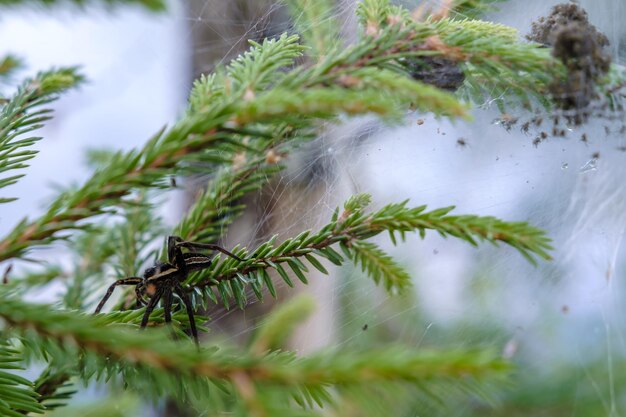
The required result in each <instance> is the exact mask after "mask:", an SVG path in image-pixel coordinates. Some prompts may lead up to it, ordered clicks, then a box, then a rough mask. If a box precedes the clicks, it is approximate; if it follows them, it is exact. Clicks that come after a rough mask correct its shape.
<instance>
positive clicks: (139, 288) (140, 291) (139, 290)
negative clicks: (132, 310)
mask: <svg viewBox="0 0 626 417" xmlns="http://www.w3.org/2000/svg"><path fill="white" fill-rule="evenodd" d="M145 289H146V286H145V285H144V284H143V282H142V283H141V284H138V285H137V286H136V287H135V295H136V296H137V308H139V307H141V306H145V305H146V304H148V303H146V300H144V299H143V296H144V290H145Z"/></svg>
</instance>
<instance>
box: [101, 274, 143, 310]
mask: <svg viewBox="0 0 626 417" xmlns="http://www.w3.org/2000/svg"><path fill="white" fill-rule="evenodd" d="M142 282H143V278H139V277H129V278H122V279H118V280H117V281H115V282H114V283H113V284H111V286H110V287H109V289H108V290H107V292H106V294H104V297H102V300H100V302H99V303H98V307H96V311H94V314H98V313H99V312H100V310H102V307H104V304H105V303H106V302H107V300H108V299H109V297H111V295H112V294H113V291H114V290H115V287H117V286H118V285H139V284H141V283H142Z"/></svg>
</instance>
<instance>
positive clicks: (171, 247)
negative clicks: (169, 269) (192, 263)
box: [167, 236, 184, 267]
mask: <svg viewBox="0 0 626 417" xmlns="http://www.w3.org/2000/svg"><path fill="white" fill-rule="evenodd" d="M179 242H184V240H183V239H181V238H180V237H179V236H168V238H167V259H168V261H169V262H170V263H172V264H175V265H176V266H177V267H180V265H178V263H177V262H176V261H177V260H178V258H177V255H178V256H182V253H181V251H180V249H179V248H177V244H178V243H179Z"/></svg>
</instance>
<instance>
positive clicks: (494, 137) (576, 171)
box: [0, 0, 626, 416]
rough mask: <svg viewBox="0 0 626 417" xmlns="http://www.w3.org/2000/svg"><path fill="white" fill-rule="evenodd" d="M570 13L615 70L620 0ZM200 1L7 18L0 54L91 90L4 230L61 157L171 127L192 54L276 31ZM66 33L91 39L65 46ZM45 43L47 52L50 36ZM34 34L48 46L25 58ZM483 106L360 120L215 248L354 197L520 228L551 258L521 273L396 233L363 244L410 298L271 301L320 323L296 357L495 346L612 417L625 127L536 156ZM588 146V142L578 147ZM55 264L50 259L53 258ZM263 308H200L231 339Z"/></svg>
mask: <svg viewBox="0 0 626 417" xmlns="http://www.w3.org/2000/svg"><path fill="white" fill-rule="evenodd" d="M581 4H582V6H583V7H585V8H587V10H588V11H589V13H590V19H591V20H592V22H593V23H594V24H595V25H597V26H598V27H599V28H600V29H601V30H603V31H604V32H605V33H607V35H608V36H609V37H610V39H611V45H612V46H611V47H612V51H613V54H614V58H615V60H616V61H617V62H620V61H621V58H622V56H623V54H622V47H623V44H624V42H623V39H624V38H625V37H626V32H625V31H624V30H623V28H621V27H620V24H619V22H621V21H623V19H624V18H625V17H626V7H625V6H624V5H623V4H621V2H620V0H603V1H595V2H592V1H591V0H588V1H581ZM211 5H212V4H211V3H209V2H207V3H205V6H204V7H202V8H201V9H200V10H199V11H196V12H193V13H195V14H193V15H191V16H189V15H188V14H187V13H188V12H187V11H186V10H185V8H184V7H183V6H181V5H180V4H172V6H173V10H172V12H171V13H170V14H169V15H167V16H158V17H155V16H150V15H147V14H145V13H143V12H141V11H138V10H119V11H116V12H114V13H113V14H108V12H106V13H103V12H102V11H88V12H87V13H86V14H81V15H78V16H76V15H75V13H74V12H68V11H62V12H55V13H53V16H52V17H50V16H43V15H41V14H37V13H35V12H28V13H27V14H22V13H23V11H22V12H20V11H16V12H12V13H9V14H6V15H4V16H3V22H2V25H0V30H3V31H5V33H4V34H6V33H21V34H23V35H22V36H12V39H15V44H14V45H13V46H14V48H15V49H14V50H12V51H11V52H14V53H18V54H20V55H24V54H25V51H33V52H32V53H28V64H29V67H30V69H39V68H46V67H47V66H49V64H55V65H60V64H71V65H74V64H77V63H83V64H84V65H85V71H86V72H87V75H88V77H89V78H90V79H91V80H92V83H91V84H90V85H89V86H88V87H85V88H84V89H83V91H81V92H80V93H73V94H72V95H70V96H69V97H67V98H66V99H64V100H63V101H62V102H61V104H60V105H59V107H58V108H57V116H56V118H55V121H54V122H53V123H52V124H50V125H49V126H47V127H46V130H45V131H44V132H43V136H44V137H46V139H45V140H44V141H43V142H42V143H41V149H40V150H41V154H40V155H38V157H37V158H36V159H35V160H34V161H33V170H31V171H30V172H29V175H28V176H27V177H26V178H25V179H24V180H22V181H23V182H22V185H21V186H20V187H16V189H15V190H12V191H13V192H14V193H17V192H18V191H19V190H28V192H25V193H24V194H23V195H21V196H19V197H20V200H19V201H18V202H16V203H12V207H10V208H11V209H13V210H14V212H13V213H10V212H5V213H3V214H4V215H3V217H2V220H3V221H2V222H1V223H0V228H1V229H2V231H3V232H6V231H8V230H9V229H10V228H11V226H12V225H13V224H15V223H16V221H17V220H18V218H19V217H21V216H22V215H23V213H29V214H30V215H32V216H35V215H37V213H38V212H39V211H40V209H39V208H38V207H40V206H39V205H40V204H41V202H42V201H44V202H45V200H46V198H47V196H50V195H53V194H54V192H51V191H49V188H48V187H47V184H46V183H47V181H48V179H49V178H50V167H55V166H59V163H60V161H62V164H63V167H64V169H63V170H60V169H57V168H54V173H55V174H54V180H55V182H57V183H60V184H64V185H65V184H67V183H68V182H70V181H80V179H81V178H83V177H84V175H86V172H87V171H86V169H84V168H83V167H82V165H81V163H82V162H81V161H82V154H83V150H84V148H83V147H86V146H102V145H107V146H113V147H116V148H120V147H126V148H129V147H133V146H138V145H140V144H141V143H142V142H143V141H144V140H145V138H147V137H149V136H150V135H151V134H152V133H153V132H154V131H156V130H157V129H158V128H159V127H160V126H161V125H162V124H163V123H164V122H165V121H168V120H174V119H175V118H176V115H177V114H178V113H179V112H180V111H181V110H182V109H183V107H184V96H185V92H187V91H188V90H189V85H190V81H191V77H190V76H188V75H187V74H190V73H191V72H192V70H191V66H190V64H188V62H189V61H190V57H191V56H192V55H193V54H194V53H196V54H197V53H203V52H206V51H207V50H209V51H210V50H211V49H214V48H223V50H224V51H225V52H224V56H233V54H235V55H236V52H237V51H236V49H237V48H236V47H235V46H234V45H241V44H242V43H243V41H245V40H246V39H247V38H249V37H253V36H251V34H252V35H254V36H258V34H259V33H267V32H268V31H271V30H274V29H275V28H273V27H272V25H271V24H270V23H269V22H271V20H272V19H271V17H272V16H273V15H274V14H276V12H277V10H278V9H279V5H278V3H274V4H269V6H268V8H267V10H265V11H264V12H261V13H260V15H259V16H257V17H255V18H254V20H249V21H246V20H243V21H242V20H235V17H236V14H233V15H228V16H225V15H220V14H216V15H214V16H211V15H210V13H207V12H210V10H208V11H207V7H211ZM351 8H352V5H351V4H343V5H342V6H341V7H340V8H339V9H338V11H337V16H338V17H339V18H340V19H344V21H345V23H346V24H345V26H350V25H351V24H352V23H351V22H349V21H348V20H347V19H348V17H347V16H348V15H349V14H350V13H349V10H350V9H351ZM548 11H549V5H548V4H546V2H545V1H538V0H532V1H531V0H528V1H524V2H507V3H505V4H504V5H503V6H502V11H501V12H500V13H498V14H497V15H495V16H494V18H495V19H497V20H498V21H501V22H503V23H505V24H509V25H512V26H517V27H519V28H520V30H521V32H522V33H525V32H527V31H528V28H529V26H530V21H531V20H533V19H535V18H536V17H538V16H540V15H545V14H546V13H547V12H548ZM46 14H48V15H49V13H48V12H46ZM207 16H209V17H207ZM234 16H235V17H234ZM225 21H226V22H227V23H232V25H233V26H238V25H240V26H241V28H240V32H241V34H239V35H232V36H230V37H228V36H223V37H221V38H220V39H217V40H215V41H213V42H214V43H212V42H205V43H204V44H202V45H201V46H198V50H195V51H185V50H184V49H183V48H180V46H179V45H180V44H182V43H186V44H190V42H191V39H192V38H193V33H194V32H193V31H194V30H195V28H197V27H198V26H201V27H203V28H207V29H211V28H212V27H217V26H218V25H222V24H223V23H224V22H225ZM283 23H284V22H283ZM281 24H282V23H279V24H278V26H279V28H282V27H283V26H281ZM75 32H78V33H83V34H85V36H82V38H84V39H89V40H90V42H85V41H84V39H80V38H81V37H78V38H77V37H75V36H73V35H72V34H73V33H75ZM54 33H57V35H56V36H58V38H56V39H58V41H52V40H51V39H52V36H53V35H51V34H54ZM24 34H25V35H24ZM43 39H45V40H47V42H48V44H47V48H40V47H39V46H38V45H39V44H41V42H42V40H43ZM68 42H73V43H72V45H82V47H81V48H78V49H79V51H80V53H77V54H75V55H72V54H70V53H68V51H69V50H73V49H76V48H77V47H76V48H68V47H67V45H68ZM96 45H97V46H96ZM60 48H63V49H60ZM226 59H227V58H224V60H223V61H222V62H225V60H226ZM129 67H133V68H134V69H133V70H132V71H131V70H130V69H129ZM495 100H497V98H495ZM482 107H483V109H482V110H478V111H476V112H475V120H474V121H473V122H472V123H458V122H457V123H455V124H452V123H450V122H448V121H445V120H436V119H435V118H433V117H432V116H431V115H429V114H409V115H407V117H406V125H405V126H401V127H396V128H387V127H385V126H382V125H381V124H380V123H379V122H377V121H376V120H373V119H369V118H362V119H358V120H355V121H350V122H348V121H347V122H346V123H345V124H344V125H342V126H338V127H337V126H328V127H327V129H326V130H325V133H324V134H323V135H322V136H321V137H320V138H318V139H316V140H315V141H314V142H312V143H310V144H308V145H307V146H304V147H303V149H302V150H301V151H300V152H299V153H298V154H297V155H294V156H293V157H292V161H291V162H290V168H289V170H288V172H287V173H285V174H284V175H283V176H282V177H281V178H280V179H279V180H278V182H277V183H276V184H275V185H274V186H273V188H272V189H271V190H270V191H268V196H267V198H266V199H264V200H262V203H261V204H260V205H259V206H257V207H256V208H255V210H254V213H250V214H249V217H247V218H246V219H245V220H244V221H243V222H241V223H240V224H238V225H235V226H233V229H232V230H231V231H230V232H229V237H228V241H229V242H230V243H233V244H234V243H241V244H242V245H244V246H248V247H252V248H253V247H255V246H256V245H257V244H258V243H259V242H260V241H262V240H263V239H264V238H265V237H267V234H268V233H269V234H274V233H277V234H279V235H280V236H281V237H284V238H286V237H290V236H294V235H296V234H297V233H298V232H299V231H301V230H303V229H306V228H316V227H317V226H319V225H320V224H323V223H324V222H325V221H326V220H327V219H329V218H330V216H331V213H332V210H334V208H335V207H336V206H338V205H340V204H341V202H342V201H344V200H345V199H346V198H347V197H348V196H349V195H351V194H354V193H357V192H367V193H370V194H372V195H373V201H374V204H373V209H375V208H376V207H380V206H382V205H384V204H386V203H388V202H398V201H402V200H405V199H406V198H410V200H411V203H412V204H413V205H421V204H428V206H429V207H431V208H437V207H443V206H449V205H455V206H457V209H456V210H455V212H456V213H459V214H461V213H468V214H469V213H471V214H480V215H495V216H498V217H501V218H503V219H505V220H528V221H530V222H531V223H533V224H535V225H537V226H539V227H542V228H544V229H545V230H547V231H548V233H549V235H550V236H552V237H553V238H554V244H555V247H556V250H555V252H554V261H552V262H550V263H541V264H540V265H539V266H538V267H532V266H530V265H528V264H527V263H526V262H525V261H524V260H523V259H522V258H521V257H520V256H519V254H517V253H516V252H515V251H513V250H511V249H509V248H505V247H500V248H491V247H486V246H485V247H481V248H479V249H474V248H470V247H468V246H467V245H466V244H464V243H460V242H456V241H453V240H444V239H441V238H439V237H438V236H431V235H429V236H427V238H426V239H425V240H424V241H422V240H420V239H418V238H417V237H409V238H408V239H407V242H406V243H403V244H400V245H398V247H393V246H391V245H390V244H389V242H387V241H385V239H380V240H377V241H376V243H378V244H380V245H381V246H383V247H384V248H385V249H386V250H388V251H389V252H390V253H392V254H393V256H394V257H395V259H396V260H397V261H398V262H399V263H400V264H402V265H404V266H406V267H407V268H408V269H409V270H410V271H411V273H412V275H413V276H414V278H415V290H414V292H413V293H412V294H410V296H409V298H411V300H409V301H407V300H406V299H405V298H392V297H388V296H386V295H385V294H383V292H382V291H380V290H379V289H377V288H375V287H374V286H373V285H371V284H370V283H369V281H368V280H367V279H365V278H364V277H363V275H362V274H361V273H360V272H359V271H358V270H355V269H354V268H350V267H346V268H341V269H332V270H331V276H330V277H323V276H321V277H320V276H312V277H310V282H311V285H310V286H309V287H307V288H305V289H302V288H299V289H298V290H297V291H296V290H289V289H287V288H282V289H281V297H282V298H287V297H289V296H290V294H293V293H296V292H301V291H304V290H310V291H312V292H313V293H314V294H315V297H316V298H317V303H318V309H317V311H318V314H317V315H315V316H313V318H312V320H310V321H309V322H308V323H307V325H306V326H308V327H303V329H302V330H300V331H299V332H298V335H297V338H296V340H295V341H294V346H295V347H296V348H298V349H299V350H300V351H307V350H314V349H316V348H318V347H321V346H324V345H335V346H340V347H348V346H350V347H358V346H367V345H368V344H370V343H373V341H375V340H380V338H381V337H383V336H384V337H387V341H389V342H392V341H401V342H403V343H405V344H408V345H410V346H414V347H415V348H422V347H429V346H447V347H468V346H490V347H493V348H495V349H500V350H502V352H503V355H504V356H506V357H509V358H512V359H513V360H514V361H516V362H518V363H519V364H520V368H521V369H523V371H522V372H521V377H520V380H521V381H522V383H521V384H522V388H520V389H521V390H527V391H528V392H531V393H536V391H533V390H532V383H533V382H535V383H536V382H537V381H541V380H547V381H556V383H557V384H558V383H560V382H562V381H564V380H568V379H569V380H573V381H574V383H572V384H571V385H570V386H569V387H571V391H570V392H562V391H560V390H559V389H558V387H557V388H555V389H554V392H552V396H553V398H555V401H560V402H561V403H559V405H562V406H563V407H564V408H565V409H566V410H569V411H570V414H572V415H573V414H575V413H576V412H577V411H578V412H580V413H584V410H586V408H585V407H587V405H586V402H587V403H599V404H600V408H601V410H602V415H606V416H617V415H622V414H623V413H624V409H625V408H626V404H624V398H623V395H620V392H621V391H623V388H624V387H625V385H624V381H623V378H621V377H620V375H619V374H620V372H619V371H618V370H620V369H623V367H624V366H623V365H624V354H625V353H626V340H625V336H624V334H625V330H626V329H625V328H624V325H623V322H624V320H623V318H624V316H625V314H624V313H625V312H624V302H623V295H622V294H623V293H624V259H625V255H626V254H625V253H624V248H623V246H622V240H623V235H624V230H625V229H626V214H625V213H626V210H625V208H626V183H625V182H624V178H626V177H625V174H626V172H624V171H625V170H626V152H623V151H621V150H620V148H622V147H624V146H626V143H624V142H625V141H626V136H625V134H624V133H623V131H622V124H621V122H620V121H616V122H615V121H606V120H592V121H590V123H588V124H587V125H585V126H582V127H573V126H566V129H567V135H566V136H565V137H562V138H561V137H550V138H548V140H545V141H541V143H539V144H538V145H537V146H535V145H534V144H533V140H534V138H535V137H537V136H539V135H541V132H542V131H543V130H544V128H543V127H534V126H533V127H532V128H531V129H529V131H528V132H523V131H521V129H520V125H521V122H520V123H519V124H518V125H515V126H513V127H512V128H511V129H510V130H507V129H505V128H504V127H503V126H502V125H501V123H500V122H499V121H498V117H499V115H498V113H497V112H496V111H495V110H494V109H493V108H492V107H495V102H494V101H491V102H487V103H484V105H483V106H482ZM103 114H104V115H105V116H106V117H103ZM520 117H522V118H523V117H525V116H524V115H521V116H520ZM528 117H530V116H528ZM103 122H104V123H105V125H104V126H103ZM94 126H103V127H102V128H95V129H94ZM583 134H584V135H586V137H587V138H588V140H587V141H585V142H583V141H581V140H580V138H582V137H583ZM35 190H36V191H35ZM182 197H183V196H182V195H180V194H179V195H178V196H177V197H175V198H174V199H173V201H172V202H171V203H170V204H169V205H168V206H167V210H166V212H165V213H164V214H165V215H166V216H168V221H169V222H170V223H171V224H174V223H175V221H176V218H177V215H176V214H172V213H175V212H176V211H179V212H180V211H182V209H183V206H184V204H183V203H181V200H182ZM38 210H39V211H38ZM31 213H32V214H31ZM179 214H180V213H179ZM57 253H58V252H54V251H50V253H49V256H50V257H56V255H57ZM249 299H250V300H252V299H253V297H252V296H251V297H250V298H249ZM259 304H261V303H254V305H253V306H252V307H256V306H257V305H259ZM264 304H269V302H266V303H264ZM258 310H259V311H255V310H254V309H250V310H246V311H244V312H243V313H242V312H237V311H233V310H231V311H220V312H218V313H215V314H213V315H212V317H211V319H212V321H211V323H210V327H211V328H213V329H216V330H217V329H219V330H220V331H221V332H222V335H221V336H218V335H217V334H216V333H214V334H212V335H210V336H209V337H215V338H218V337H221V338H222V339H225V340H227V341H231V342H235V341H238V340H240V339H241V338H242V337H245V336H246V335H249V334H250V333H252V332H253V331H254V329H255V328H256V326H257V325H258V320H259V318H258V316H257V315H258V314H262V313H264V312H265V309H264V308H263V307H262V306H261V307H260V308H259V309H258ZM622 374H623V372H622ZM529 381H530V382H529ZM523 382H527V384H526V385H523ZM548 404H550V403H549V402H548ZM551 405H554V404H551ZM468 415H469V414H468ZM546 415H552V414H546ZM554 415H556V414H554Z"/></svg>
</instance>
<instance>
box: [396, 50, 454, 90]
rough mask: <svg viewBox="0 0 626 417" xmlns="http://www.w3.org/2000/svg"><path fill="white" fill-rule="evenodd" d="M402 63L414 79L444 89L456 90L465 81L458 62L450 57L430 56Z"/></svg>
mask: <svg viewBox="0 0 626 417" xmlns="http://www.w3.org/2000/svg"><path fill="white" fill-rule="evenodd" d="M403 64H404V66H405V67H406V68H407V71H408V72H409V73H410V74H411V76H412V77H413V78H414V79H416V80H418V81H421V82H423V83H426V84H430V85H434V86H435V87H438V88H441V89H444V90H449V91H456V90H457V89H458V88H459V87H460V86H461V85H462V84H463V81H465V74H464V73H463V71H462V70H461V68H460V67H459V64H458V63H457V62H455V61H453V60H451V59H447V58H443V57H439V56H431V57H423V58H421V59H419V60H406V61H404V62H403Z"/></svg>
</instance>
